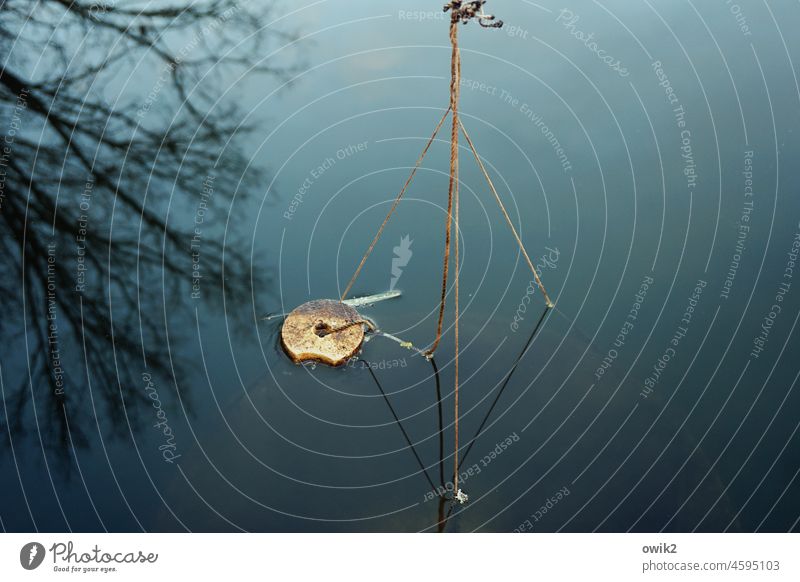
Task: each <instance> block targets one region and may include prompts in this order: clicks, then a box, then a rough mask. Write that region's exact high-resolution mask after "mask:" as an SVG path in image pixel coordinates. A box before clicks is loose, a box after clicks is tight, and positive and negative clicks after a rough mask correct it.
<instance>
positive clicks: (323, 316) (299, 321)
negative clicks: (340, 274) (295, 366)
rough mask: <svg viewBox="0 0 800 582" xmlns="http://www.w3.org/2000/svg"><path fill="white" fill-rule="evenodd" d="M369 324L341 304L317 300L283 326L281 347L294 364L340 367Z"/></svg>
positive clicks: (357, 348) (294, 313)
mask: <svg viewBox="0 0 800 582" xmlns="http://www.w3.org/2000/svg"><path fill="white" fill-rule="evenodd" d="M365 325H366V326H368V327H370V328H371V327H373V326H372V324H371V323H370V322H368V321H366V320H365V319H363V318H362V317H361V315H359V313H358V311H356V310H355V309H353V308H352V307H351V306H349V305H345V304H344V303H342V302H341V301H335V300H333V299H318V300H316V301H309V302H308V303H303V304H302V305H300V306H299V307H297V308H296V309H295V310H294V311H292V312H291V313H290V314H289V315H288V316H287V317H286V321H284V322H283V327H282V328H281V343H282V344H283V349H284V350H285V351H286V353H287V354H288V355H289V357H290V358H292V360H294V361H295V362H298V363H300V362H323V363H325V364H328V365H331V366H340V365H342V364H344V363H345V362H347V360H349V359H350V358H351V357H353V355H355V353H356V352H357V351H358V350H359V348H360V347H361V344H362V342H363V341H364V326H365Z"/></svg>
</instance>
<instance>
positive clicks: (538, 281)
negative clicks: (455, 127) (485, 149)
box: [461, 123, 554, 307]
mask: <svg viewBox="0 0 800 582" xmlns="http://www.w3.org/2000/svg"><path fill="white" fill-rule="evenodd" d="M461 131H462V132H463V133H464V137H465V138H466V139H467V143H468V144H469V147H470V149H471V150H472V154H473V155H474V156H475V160H476V161H477V162H478V166H479V167H480V169H481V172H483V176H484V178H486V181H487V182H488V183H489V188H490V189H491V191H492V194H494V198H495V200H497V203H498V204H499V205H500V210H502V211H503V216H505V218H506V222H507V223H508V226H509V227H510V228H511V232H512V233H514V238H515V239H517V244H518V245H519V249H520V250H521V251H522V255H523V256H524V257H525V260H526V261H527V262H528V266H529V267H530V268H531V271H532V272H533V277H534V279H536V284H537V285H538V286H539V289H540V290H541V292H542V295H543V296H544V300H545V302H546V303H547V306H548V307H553V306H554V303H553V302H552V301H551V300H550V296H549V295H548V294H547V291H545V289H544V285H543V284H542V280H541V279H540V278H539V273H538V272H537V271H536V267H534V266H533V261H531V258H530V257H529V256H528V251H526V250H525V245H524V244H522V239H521V238H520V237H519V234H517V229H516V228H515V227H514V223H513V222H512V220H511V217H510V216H509V215H508V211H507V210H506V207H505V206H504V205H503V201H502V200H500V195H499V194H498V193H497V189H496V188H495V187H494V183H493V182H492V179H491V178H490V177H489V173H488V172H487V171H486V168H485V167H484V165H483V161H481V157H480V156H479V155H478V151H477V150H476V149H475V145H474V144H473V143H472V140H471V139H470V137H469V134H468V133H467V128H465V127H464V124H463V123H461Z"/></svg>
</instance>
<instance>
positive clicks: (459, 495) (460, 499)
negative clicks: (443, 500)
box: [455, 489, 469, 505]
mask: <svg viewBox="0 0 800 582" xmlns="http://www.w3.org/2000/svg"><path fill="white" fill-rule="evenodd" d="M455 500H456V501H458V502H459V503H460V504H461V505H464V504H465V503H466V502H467V501H469V495H467V494H466V493H464V492H463V491H462V490H461V489H459V490H458V493H456V495H455Z"/></svg>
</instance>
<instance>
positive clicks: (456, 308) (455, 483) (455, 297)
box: [453, 57, 461, 494]
mask: <svg viewBox="0 0 800 582" xmlns="http://www.w3.org/2000/svg"><path fill="white" fill-rule="evenodd" d="M458 68H459V75H460V74H461V71H460V69H461V57H459V63H458ZM456 120H457V117H456V114H455V113H453V125H454V126H455V124H456ZM457 135H458V131H457V130H456V136H457ZM455 173H456V184H455V206H456V213H455V227H456V240H455V241H454V243H455V251H456V252H455V259H456V272H455V276H454V277H453V283H454V289H453V293H454V295H453V307H454V312H455V321H454V328H453V335H454V339H455V348H454V363H453V370H454V373H455V384H454V389H453V394H454V398H453V400H454V403H455V414H454V418H455V427H454V428H455V453H454V454H453V462H454V467H453V473H454V474H455V477H454V478H453V491H454V492H455V493H456V494H458V493H459V489H458V466H459V460H458V354H459V342H458V324H459V315H460V313H459V307H460V306H459V303H458V296H459V291H458V279H459V272H458V265H459V262H458V255H459V238H458V214H459V190H458V160H456V167H455Z"/></svg>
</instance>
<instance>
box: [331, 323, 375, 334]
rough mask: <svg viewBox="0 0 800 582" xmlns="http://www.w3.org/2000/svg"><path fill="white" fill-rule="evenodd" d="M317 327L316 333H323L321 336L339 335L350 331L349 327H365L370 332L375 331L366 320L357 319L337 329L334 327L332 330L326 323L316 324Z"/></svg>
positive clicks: (373, 326)
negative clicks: (347, 330) (341, 332)
mask: <svg viewBox="0 0 800 582" xmlns="http://www.w3.org/2000/svg"><path fill="white" fill-rule="evenodd" d="M317 325H318V326H319V327H318V328H317V329H318V331H320V332H324V333H323V334H322V335H331V334H333V333H339V332H340V331H344V330H346V329H350V328H351V327H355V326H356V325H366V326H367V327H368V328H369V329H370V330H371V331H375V324H374V323H372V322H371V321H369V320H368V319H359V320H357V321H351V322H349V323H345V324H344V325H340V326H339V327H334V328H333V329H331V328H330V326H329V325H328V324H326V323H320V324H317Z"/></svg>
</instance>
